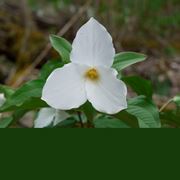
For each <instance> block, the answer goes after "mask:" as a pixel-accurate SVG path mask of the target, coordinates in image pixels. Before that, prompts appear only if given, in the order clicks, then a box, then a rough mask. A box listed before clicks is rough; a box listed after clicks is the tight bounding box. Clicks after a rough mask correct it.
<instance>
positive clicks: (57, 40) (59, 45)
mask: <svg viewBox="0 0 180 180" xmlns="http://www.w3.org/2000/svg"><path fill="white" fill-rule="evenodd" d="M50 41H51V45H52V47H53V48H54V49H55V50H56V51H57V52H58V53H59V54H60V56H61V57H62V60H63V61H64V62H65V63H68V62H69V61H70V57H69V56H70V52H71V50H72V46H71V44H70V43H69V42H68V41H67V40H65V39H64V38H62V37H58V36H56V35H50Z"/></svg>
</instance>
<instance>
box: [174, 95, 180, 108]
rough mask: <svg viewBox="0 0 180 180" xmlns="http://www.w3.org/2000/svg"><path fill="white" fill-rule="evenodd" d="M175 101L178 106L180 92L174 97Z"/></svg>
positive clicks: (179, 104) (179, 103)
mask: <svg viewBox="0 0 180 180" xmlns="http://www.w3.org/2000/svg"><path fill="white" fill-rule="evenodd" d="M173 101H174V102H175V103H176V104H177V105H178V106H180V94H178V95H176V96H175V97H174V98H173Z"/></svg>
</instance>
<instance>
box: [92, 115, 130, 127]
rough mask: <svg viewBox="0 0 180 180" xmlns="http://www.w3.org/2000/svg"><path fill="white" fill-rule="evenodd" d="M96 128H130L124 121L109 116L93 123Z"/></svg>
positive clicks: (99, 118)
mask: <svg viewBox="0 0 180 180" xmlns="http://www.w3.org/2000/svg"><path fill="white" fill-rule="evenodd" d="M93 123H94V127H95V128H129V126H127V125H126V124H125V123H124V122H123V121H121V120H120V119H116V118H111V117H108V116H101V117H98V118H97V119H95V120H94V121H93Z"/></svg>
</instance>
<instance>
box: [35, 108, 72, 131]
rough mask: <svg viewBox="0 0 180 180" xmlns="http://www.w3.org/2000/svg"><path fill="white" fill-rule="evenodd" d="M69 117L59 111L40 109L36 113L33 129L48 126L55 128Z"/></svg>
mask: <svg viewBox="0 0 180 180" xmlns="http://www.w3.org/2000/svg"><path fill="white" fill-rule="evenodd" d="M69 117H70V116H69V114H67V113H66V112H65V111H60V110H56V109H53V108H42V109H41V110H40V111H39V113H38V117H37V119H36V120H35V121H34V127H35V128H44V127H47V126H49V125H50V124H53V126H56V125H57V124H59V123H60V122H62V121H64V120H66V119H67V118H69Z"/></svg>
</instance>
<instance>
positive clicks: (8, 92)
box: [0, 85, 14, 98]
mask: <svg viewBox="0 0 180 180" xmlns="http://www.w3.org/2000/svg"><path fill="white" fill-rule="evenodd" d="M0 93H3V94H4V96H5V97H6V98H8V97H10V96H11V95H12V94H13V93H14V90H13V89H12V88H10V87H8V86H3V85H0Z"/></svg>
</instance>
